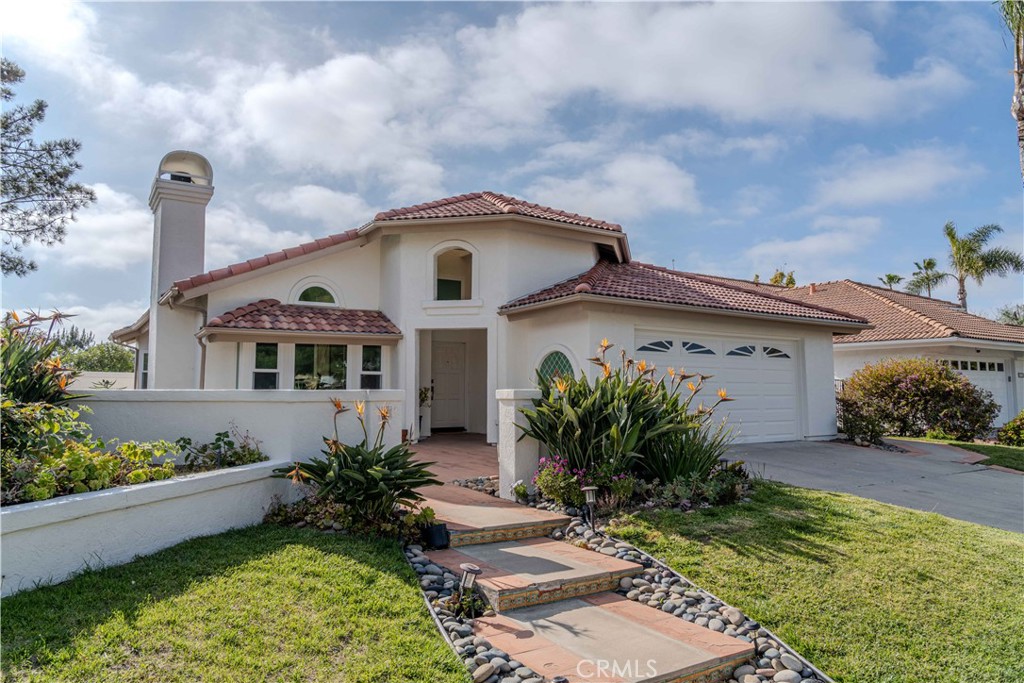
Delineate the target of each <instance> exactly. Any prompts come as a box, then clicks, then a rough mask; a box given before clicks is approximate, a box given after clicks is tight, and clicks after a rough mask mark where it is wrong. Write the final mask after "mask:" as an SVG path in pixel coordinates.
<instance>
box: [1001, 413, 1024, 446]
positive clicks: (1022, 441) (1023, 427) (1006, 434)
mask: <svg viewBox="0 0 1024 683" xmlns="http://www.w3.org/2000/svg"><path fill="white" fill-rule="evenodd" d="M997 437H998V440H999V443H1001V444H1005V445H1007V446H1024V410H1022V411H1020V412H1019V413H1017V417H1015V418H1013V419H1012V420H1010V421H1009V422H1007V423H1006V424H1005V425H1003V426H1002V428H1000V430H999V432H998V435H997Z"/></svg>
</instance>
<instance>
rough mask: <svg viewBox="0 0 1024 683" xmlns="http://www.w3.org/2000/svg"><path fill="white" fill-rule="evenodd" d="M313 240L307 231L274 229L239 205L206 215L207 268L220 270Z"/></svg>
mask: <svg viewBox="0 0 1024 683" xmlns="http://www.w3.org/2000/svg"><path fill="white" fill-rule="evenodd" d="M312 239H313V237H312V236H311V235H310V234H309V233H307V232H294V231H291V230H271V228H270V226H268V225H267V224H266V223H264V222H263V221H261V220H259V219H258V218H254V217H253V216H250V215H248V214H247V213H246V212H245V211H244V210H243V209H242V208H241V207H240V206H238V205H237V204H232V203H228V204H226V205H224V206H219V207H217V208H214V209H210V210H209V211H208V212H207V214H206V267H207V268H219V267H221V266H224V265H226V264H229V263H234V262H237V261H241V260H242V259H248V258H253V257H255V256H260V255H262V254H265V253H267V252H271V251H277V250H278V249H287V248H288V247H294V246H296V245H297V244H301V243H303V242H309V241H310V240H312Z"/></svg>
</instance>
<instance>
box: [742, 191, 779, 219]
mask: <svg viewBox="0 0 1024 683" xmlns="http://www.w3.org/2000/svg"><path fill="white" fill-rule="evenodd" d="M778 197H779V190H778V188H775V187H768V186H767V185H747V186H745V187H741V188H740V189H739V190H737V191H736V194H735V197H734V199H733V202H734V204H735V206H736V213H737V214H738V215H739V216H740V217H742V218H753V217H754V216H758V215H760V214H761V212H762V211H764V209H765V208H767V207H768V206H771V205H772V204H774V203H775V202H776V201H777V200H778Z"/></svg>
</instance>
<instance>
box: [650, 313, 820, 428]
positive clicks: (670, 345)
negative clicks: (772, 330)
mask: <svg viewBox="0 0 1024 683" xmlns="http://www.w3.org/2000/svg"><path fill="white" fill-rule="evenodd" d="M798 348H799V347H798V344H797V342H796V341H781V340H777V339H770V340H769V339H760V338H757V337H756V336H751V337H749V338H744V337H729V338H727V337H710V336H705V335H696V334H686V333H666V332H653V331H638V332H637V343H636V349H635V358H637V359H638V360H639V359H643V360H646V361H647V362H648V363H654V365H655V366H657V368H658V369H659V372H664V371H665V370H667V369H668V368H669V367H674V368H676V369H677V370H678V369H679V368H685V370H686V372H688V373H694V372H700V373H701V374H704V375H714V377H712V378H711V379H709V380H707V381H706V382H705V384H704V390H703V391H702V392H701V393H700V397H701V398H702V399H703V400H704V401H705V402H707V403H710V402H713V401H716V400H718V397H717V396H716V393H717V391H718V389H719V388H724V389H725V390H726V391H727V392H728V393H729V397H730V398H734V399H736V400H735V401H732V402H728V403H723V404H722V405H721V406H719V410H718V413H717V414H718V415H722V416H726V417H728V419H729V424H730V425H731V426H732V427H733V430H734V433H735V434H736V435H737V439H736V440H737V441H739V442H757V441H790V440H793V439H801V438H803V429H802V424H803V421H802V420H801V407H800V400H799V392H798V377H799V372H798V370H797V361H798V359H797V350H798Z"/></svg>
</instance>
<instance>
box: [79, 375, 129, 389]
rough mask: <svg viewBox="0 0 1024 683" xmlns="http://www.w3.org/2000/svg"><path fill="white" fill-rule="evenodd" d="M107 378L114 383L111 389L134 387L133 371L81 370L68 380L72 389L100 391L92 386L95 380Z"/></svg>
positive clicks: (99, 380)
mask: <svg viewBox="0 0 1024 683" xmlns="http://www.w3.org/2000/svg"><path fill="white" fill-rule="evenodd" d="M104 380H109V381H111V382H113V383H114V386H112V387H111V389H134V388H135V373H134V372H82V373H79V375H78V377H75V378H74V379H73V380H71V381H70V382H68V386H69V387H71V388H72V389H73V390H74V391H102V390H101V389H96V388H94V387H93V385H94V384H96V383H97V382H102V381H104Z"/></svg>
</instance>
